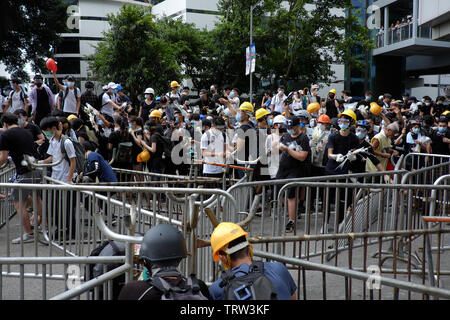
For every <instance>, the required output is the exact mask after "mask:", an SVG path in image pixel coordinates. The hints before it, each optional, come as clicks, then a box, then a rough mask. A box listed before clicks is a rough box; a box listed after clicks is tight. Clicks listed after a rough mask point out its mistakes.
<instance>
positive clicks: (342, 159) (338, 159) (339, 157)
mask: <svg viewBox="0 0 450 320" xmlns="http://www.w3.org/2000/svg"><path fill="white" fill-rule="evenodd" d="M344 159H345V157H344V156H343V155H342V154H340V153H339V154H338V155H336V162H338V163H341V162H342V161H344Z"/></svg>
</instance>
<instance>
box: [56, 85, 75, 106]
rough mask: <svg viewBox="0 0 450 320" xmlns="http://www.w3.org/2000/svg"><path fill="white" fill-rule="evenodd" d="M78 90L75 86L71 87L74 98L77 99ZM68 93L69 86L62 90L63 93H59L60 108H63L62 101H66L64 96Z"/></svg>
mask: <svg viewBox="0 0 450 320" xmlns="http://www.w3.org/2000/svg"><path fill="white" fill-rule="evenodd" d="M78 90H79V89H78V88H77V87H74V88H73V92H74V94H75V100H76V99H78ZM68 94H69V87H66V89H65V90H64V93H63V92H60V93H59V96H60V97H61V98H62V102H61V110H64V103H65V102H66V98H67V95H68Z"/></svg>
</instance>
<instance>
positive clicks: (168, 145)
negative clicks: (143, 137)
mask: <svg viewBox="0 0 450 320" xmlns="http://www.w3.org/2000/svg"><path fill="white" fill-rule="evenodd" d="M156 134H157V135H159V137H160V138H161V143H162V145H163V156H162V157H163V159H166V161H169V160H170V161H171V159H172V149H173V146H174V141H172V140H171V139H170V138H169V137H167V136H165V135H162V134H159V133H156Z"/></svg>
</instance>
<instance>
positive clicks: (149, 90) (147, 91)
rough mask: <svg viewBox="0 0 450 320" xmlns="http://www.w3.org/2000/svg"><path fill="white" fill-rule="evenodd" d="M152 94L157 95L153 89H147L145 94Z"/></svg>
mask: <svg viewBox="0 0 450 320" xmlns="http://www.w3.org/2000/svg"><path fill="white" fill-rule="evenodd" d="M150 93H152V94H155V90H153V89H152V88H147V89H145V92H144V94H150Z"/></svg>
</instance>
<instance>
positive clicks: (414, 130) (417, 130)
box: [412, 128, 420, 134]
mask: <svg viewBox="0 0 450 320" xmlns="http://www.w3.org/2000/svg"><path fill="white" fill-rule="evenodd" d="M412 132H414V133H415V134H418V133H419V132H420V129H419V128H414V129H412Z"/></svg>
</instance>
